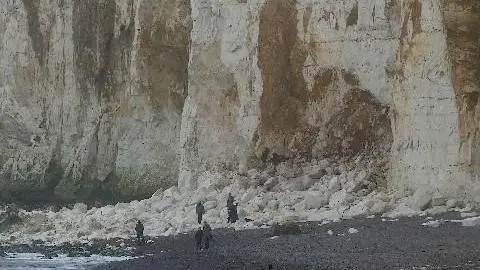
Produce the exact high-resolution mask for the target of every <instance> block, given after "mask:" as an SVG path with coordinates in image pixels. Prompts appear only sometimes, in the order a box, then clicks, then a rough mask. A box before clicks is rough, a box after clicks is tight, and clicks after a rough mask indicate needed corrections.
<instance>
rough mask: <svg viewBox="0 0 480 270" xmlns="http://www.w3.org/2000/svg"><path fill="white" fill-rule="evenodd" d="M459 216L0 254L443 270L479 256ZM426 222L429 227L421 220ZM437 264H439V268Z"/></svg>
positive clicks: (173, 264)
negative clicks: (201, 244)
mask: <svg viewBox="0 0 480 270" xmlns="http://www.w3.org/2000/svg"><path fill="white" fill-rule="evenodd" d="M461 218H462V213H460V212H453V211H452V212H447V213H443V214H439V215H427V216H416V217H399V218H398V219H390V220H386V219H382V218H381V217H375V218H366V217H361V218H354V219H345V220H341V221H340V222H331V223H326V224H325V223H320V222H298V223H296V224H298V225H299V226H300V228H301V233H300V234H296V235H280V236H278V237H272V228H257V229H248V230H235V229H233V228H220V229H214V230H213V236H214V242H213V246H212V248H211V249H210V250H207V251H203V252H200V253H196V252H195V251H194V240H193V239H194V237H193V232H189V233H182V234H176V235H171V236H160V237H149V236H146V241H147V243H146V244H145V245H144V246H138V245H136V242H135V238H134V235H133V234H132V237H131V238H130V239H121V238H115V239H109V240H102V239H99V240H94V241H91V243H88V244H80V245H72V244H70V243H66V244H63V245H59V246H45V245H43V244H42V243H41V242H37V243H33V244H32V245H13V246H0V254H2V252H3V253H10V252H22V253H42V254H44V255H45V256H46V257H47V258H48V257H54V256H58V254H67V256H86V257H88V256H90V255H93V254H98V255H104V256H113V257H122V256H130V257H138V258H136V259H132V260H128V261H122V262H112V263H109V264H106V265H101V266H97V267H95V268H94V269H98V270H105V269H148V268H149V267H153V268H155V269H245V268H246V269H262V267H263V268H264V269H268V268H267V266H268V264H270V263H272V264H273V265H274V269H346V268H349V267H350V268H353V269H400V268H405V269H410V268H411V269H413V268H412V267H425V266H427V265H431V266H432V267H433V266H435V267H437V268H435V269H448V267H453V266H455V265H457V266H458V265H459V264H462V263H465V264H468V261H472V262H474V261H475V259H476V258H480V253H479V252H480V250H479V249H478V248H475V247H477V246H478V243H477V241H475V240H477V239H479V238H480V227H478V226H474V227H463V226H461V225H460V224H459V223H458V222H448V221H455V220H459V219H461ZM435 221H444V222H438V224H437V225H438V226H437V225H436V224H435ZM428 222H431V223H432V226H425V225H423V226H422V224H428ZM351 229H353V230H351ZM440 255H441V256H440ZM141 256H142V257H141ZM396 257H401V258H399V259H396ZM475 263H476V262H475ZM476 265H477V264H476ZM367 266H368V267H367ZM444 266H446V267H447V268H442V267H444ZM478 266H479V267H480V262H478ZM337 267H339V268H337ZM409 267H410V268H409ZM426 269H434V268H426ZM457 269H471V267H470V268H469V267H466V268H461V267H460V268H458V267H457Z"/></svg>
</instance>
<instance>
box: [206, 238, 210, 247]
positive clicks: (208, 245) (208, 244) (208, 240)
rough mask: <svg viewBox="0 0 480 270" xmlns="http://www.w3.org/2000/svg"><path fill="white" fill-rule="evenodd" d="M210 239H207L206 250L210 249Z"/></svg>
mask: <svg viewBox="0 0 480 270" xmlns="http://www.w3.org/2000/svg"><path fill="white" fill-rule="evenodd" d="M209 242H210V239H208V238H207V239H205V249H208V248H209V247H210V243H209Z"/></svg>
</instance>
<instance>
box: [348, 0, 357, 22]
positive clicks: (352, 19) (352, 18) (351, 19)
mask: <svg viewBox="0 0 480 270" xmlns="http://www.w3.org/2000/svg"><path fill="white" fill-rule="evenodd" d="M357 22H358V2H355V4H354V5H353V7H352V10H351V11H350V14H348V17H347V27H349V26H352V25H357Z"/></svg>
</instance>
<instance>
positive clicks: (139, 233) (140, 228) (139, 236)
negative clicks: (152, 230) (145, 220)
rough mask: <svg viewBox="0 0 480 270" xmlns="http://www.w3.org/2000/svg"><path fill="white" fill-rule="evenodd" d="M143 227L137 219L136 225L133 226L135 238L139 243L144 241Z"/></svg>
mask: <svg viewBox="0 0 480 270" xmlns="http://www.w3.org/2000/svg"><path fill="white" fill-rule="evenodd" d="M144 229H145V228H144V227H143V224H142V222H141V221H140V220H139V221H137V225H136V226H135V231H136V232H137V240H138V242H139V243H143V242H144V241H145V237H144V236H143V230H144Z"/></svg>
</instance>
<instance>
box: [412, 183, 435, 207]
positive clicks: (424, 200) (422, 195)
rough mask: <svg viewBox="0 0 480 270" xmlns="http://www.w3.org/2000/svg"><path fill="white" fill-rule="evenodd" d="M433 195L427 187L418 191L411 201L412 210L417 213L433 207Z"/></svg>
mask: <svg viewBox="0 0 480 270" xmlns="http://www.w3.org/2000/svg"><path fill="white" fill-rule="evenodd" d="M432 193H433V192H432V191H431V190H429V189H428V188H425V187H422V188H419V189H417V190H416V191H415V193H413V196H412V197H411V199H410V202H409V206H410V208H412V209H413V210H417V211H423V210H425V209H427V208H428V207H429V206H431V202H432Z"/></svg>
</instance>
